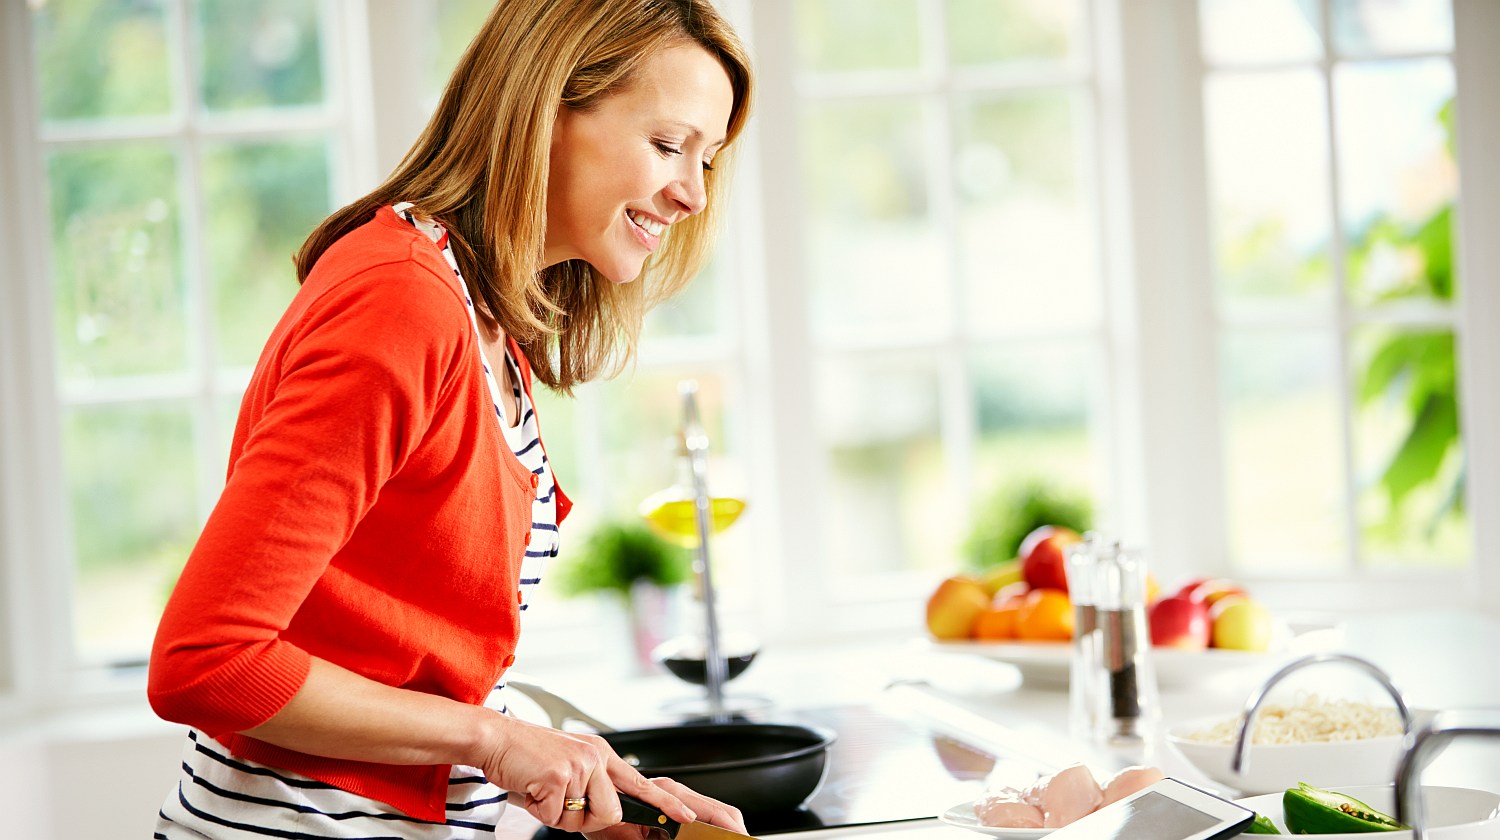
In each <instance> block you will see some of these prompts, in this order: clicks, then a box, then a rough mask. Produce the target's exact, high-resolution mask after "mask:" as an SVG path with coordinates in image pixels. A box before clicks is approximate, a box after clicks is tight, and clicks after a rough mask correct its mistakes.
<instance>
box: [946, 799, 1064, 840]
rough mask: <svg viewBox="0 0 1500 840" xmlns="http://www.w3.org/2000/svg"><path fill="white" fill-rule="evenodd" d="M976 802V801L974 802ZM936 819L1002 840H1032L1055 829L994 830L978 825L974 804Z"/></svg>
mask: <svg viewBox="0 0 1500 840" xmlns="http://www.w3.org/2000/svg"><path fill="white" fill-rule="evenodd" d="M976 801H977V800H976ZM938 819H939V820H941V821H943V822H945V823H947V824H948V825H952V826H957V827H959V828H967V829H968V830H970V831H977V832H979V833H980V834H988V835H989V836H991V837H1000V838H1002V839H1003V840H1032V838H1036V837H1046V836H1047V835H1048V834H1051V833H1052V832H1053V831H1056V829H1053V828H996V827H995V826H990V825H980V824H979V818H978V817H976V816H974V802H963V803H960V804H958V805H954V806H953V807H952V808H949V809H948V810H946V811H944V812H943V813H941V814H938Z"/></svg>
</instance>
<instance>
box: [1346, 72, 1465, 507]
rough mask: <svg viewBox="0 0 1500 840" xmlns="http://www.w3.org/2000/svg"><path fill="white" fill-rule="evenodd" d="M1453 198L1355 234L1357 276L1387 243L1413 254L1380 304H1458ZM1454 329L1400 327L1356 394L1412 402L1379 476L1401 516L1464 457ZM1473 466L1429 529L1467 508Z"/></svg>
mask: <svg viewBox="0 0 1500 840" xmlns="http://www.w3.org/2000/svg"><path fill="white" fill-rule="evenodd" d="M1453 119H1454V114H1453V100H1452V99H1449V100H1448V101H1447V102H1446V103H1445V104H1444V105H1443V107H1442V108H1441V109H1440V110H1439V112H1438V114H1437V121H1438V124H1439V125H1441V126H1442V129H1443V132H1444V134H1445V135H1446V143H1447V148H1448V154H1449V155H1450V157H1451V156H1452V155H1453V152H1454V149H1453V145H1454V144H1453V129H1454V122H1453ZM1452 228H1453V203H1452V202H1446V203H1444V204H1442V205H1440V206H1439V207H1437V208H1436V209H1435V210H1434V211H1433V213H1432V215H1430V216H1429V217H1428V218H1426V219H1425V220H1423V221H1421V222H1419V223H1417V224H1402V223H1401V222H1398V221H1396V220H1394V219H1392V218H1390V217H1388V216H1386V215H1380V216H1376V217H1375V218H1374V219H1372V220H1371V221H1370V222H1369V223H1368V224H1366V225H1365V226H1364V227H1363V228H1362V229H1361V230H1359V231H1357V232H1356V233H1355V234H1354V235H1353V236H1352V237H1351V242H1350V245H1349V261H1350V267H1351V271H1350V275H1351V276H1352V277H1355V276H1358V275H1359V274H1360V273H1361V272H1362V271H1363V267H1364V265H1365V264H1366V263H1368V262H1369V261H1370V260H1371V259H1372V257H1373V255H1374V254H1375V253H1376V252H1377V251H1378V250H1380V249H1382V248H1384V249H1389V250H1392V251H1395V252H1397V253H1403V254H1409V255H1412V256H1414V257H1415V258H1416V259H1414V260H1412V265H1413V266H1414V270H1413V271H1411V272H1410V273H1408V275H1407V276H1406V277H1405V278H1404V281H1405V282H1403V283H1400V284H1397V285H1395V286H1394V287H1393V288H1391V289H1388V290H1386V291H1384V292H1383V293H1381V294H1378V295H1377V296H1376V297H1375V300H1374V301H1373V303H1374V304H1375V305H1379V304H1383V303H1388V302H1390V301H1394V300H1399V299H1402V298H1417V299H1428V300H1436V301H1441V302H1443V303H1450V302H1451V301H1452V300H1453V285H1454V284H1453V268H1454V266H1453V230H1452ZM1454 350H1455V348H1454V341H1453V335H1452V333H1451V332H1446V331H1441V332H1417V331H1392V332H1391V333H1390V334H1389V335H1388V336H1386V337H1385V338H1384V339H1382V340H1381V341H1380V343H1379V344H1378V345H1377V346H1376V347H1375V348H1374V350H1373V352H1372V353H1371V356H1370V360H1369V364H1368V365H1367V366H1366V367H1365V368H1364V370H1362V371H1360V372H1359V374H1358V384H1357V386H1356V387H1357V392H1356V398H1357V400H1358V402H1359V403H1360V404H1361V405H1367V404H1370V403H1374V402H1376V401H1379V400H1382V399H1389V398H1391V397H1393V396H1396V395H1399V397H1400V398H1402V399H1403V400H1404V402H1405V405H1406V407H1407V410H1408V412H1409V414H1410V417H1411V424H1410V426H1409V427H1408V428H1407V431H1406V434H1405V435H1404V436H1403V437H1402V440H1401V443H1400V444H1399V445H1398V446H1397V447H1396V448H1395V450H1394V451H1393V452H1392V453H1391V455H1390V457H1389V459H1388V460H1387V461H1386V463H1385V465H1384V467H1383V468H1382V469H1381V471H1380V474H1379V476H1378V477H1377V478H1376V482H1377V483H1378V484H1379V486H1380V488H1381V489H1382V490H1384V491H1385V493H1386V495H1387V497H1388V499H1389V500H1390V506H1391V510H1392V515H1393V517H1399V515H1400V513H1401V510H1402V508H1403V505H1404V503H1405V502H1406V501H1407V500H1408V499H1409V498H1410V497H1411V494H1412V492H1413V491H1415V490H1417V489H1418V488H1420V487H1422V486H1424V485H1427V484H1431V483H1433V482H1437V481H1440V480H1443V476H1442V475H1441V468H1442V466H1443V463H1444V462H1445V461H1446V460H1447V459H1448V458H1449V457H1450V455H1452V456H1453V457H1457V458H1463V456H1464V453H1463V441H1462V438H1461V436H1460V429H1459V422H1458V418H1459V401H1458V377H1457V373H1456V369H1455V358H1454V357H1455V353H1454ZM1464 478H1465V470H1463V469H1459V470H1457V472H1456V475H1455V476H1453V477H1451V478H1449V479H1447V480H1448V481H1449V482H1450V483H1449V486H1447V487H1446V488H1443V497H1444V499H1445V501H1444V503H1443V504H1442V505H1441V506H1440V507H1439V508H1438V510H1437V511H1436V512H1435V513H1434V514H1433V516H1432V519H1431V521H1429V522H1428V523H1427V530H1428V532H1429V533H1431V532H1432V531H1434V530H1436V528H1437V526H1438V522H1439V520H1441V519H1442V518H1443V517H1444V516H1448V515H1457V514H1462V513H1463V511H1464Z"/></svg>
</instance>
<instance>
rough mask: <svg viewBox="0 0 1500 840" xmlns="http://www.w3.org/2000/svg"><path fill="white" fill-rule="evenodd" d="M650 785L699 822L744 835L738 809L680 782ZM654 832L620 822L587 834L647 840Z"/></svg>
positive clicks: (593, 838) (594, 839)
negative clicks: (673, 798)
mask: <svg viewBox="0 0 1500 840" xmlns="http://www.w3.org/2000/svg"><path fill="white" fill-rule="evenodd" d="M648 781H650V782H651V784H653V785H656V786H657V787H659V788H661V789H662V790H664V791H666V792H667V793H670V794H672V795H673V796H675V797H677V798H678V799H680V800H682V803H683V804H684V805H686V806H688V807H689V808H692V809H693V813H695V814H697V815H698V822H705V823H708V824H709V825H716V826H718V827H720V828H727V829H729V830H730V831H738V832H740V833H741V834H744V833H745V818H744V817H743V816H742V815H741V814H740V809H738V808H735V807H734V806H732V805H726V804H724V803H723V802H720V801H719V800H717V799H710V798H708V797H707V796H704V795H702V794H700V793H697V792H695V791H694V790H693V789H692V788H690V787H688V786H687V785H684V784H682V783H681V782H676V781H673V780H672V779H668V778H665V777H658V778H654V779H649V780H648ZM652 831H653V829H650V828H647V827H645V826H641V825H631V824H630V823H619V824H617V825H612V826H610V827H609V828H606V829H602V830H600V831H592V832H586V833H585V836H586V837H588V838H589V840H650V838H651V837H652V833H651V832H652Z"/></svg>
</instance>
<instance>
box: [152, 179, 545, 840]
mask: <svg viewBox="0 0 1500 840" xmlns="http://www.w3.org/2000/svg"><path fill="white" fill-rule="evenodd" d="M392 209H393V210H394V211H395V212H396V214H397V215H398V216H400V217H401V218H403V219H405V220H406V221H407V222H409V223H410V224H412V225H413V226H414V227H415V228H416V229H417V230H419V231H421V232H422V233H423V234H425V235H426V236H427V238H428V239H430V240H432V242H433V243H434V244H435V245H436V246H437V247H438V248H439V249H440V250H441V251H442V255H443V258H444V260H445V261H446V262H447V263H448V265H449V267H450V268H452V270H453V274H454V277H455V278H456V279H457V280H458V283H459V285H460V286H461V287H462V288H463V289H464V291H465V294H464V300H465V302H466V304H467V305H468V310H469V319H470V322H471V324H472V325H473V327H474V331H475V335H476V337H479V338H481V339H482V334H481V333H480V330H479V319H478V315H477V313H476V312H475V309H474V302H473V299H472V297H471V296H470V295H469V294H468V291H467V289H468V287H467V284H466V283H464V280H463V275H462V273H461V272H460V271H459V268H458V262H457V260H456V259H455V258H454V255H453V250H452V248H450V247H449V245H448V233H447V231H446V230H445V229H444V228H443V227H442V225H440V224H439V223H437V222H436V221H433V220H431V219H427V218H425V217H422V216H418V215H416V214H415V213H413V212H412V209H411V205H410V204H409V203H401V204H397V205H395V206H394V207H393V208H392ZM480 344H481V346H483V341H482V340H481V342H480ZM481 364H482V365H483V366H484V377H485V382H486V384H487V385H488V386H489V389H490V396H491V400H492V402H493V404H494V410H495V417H496V420H497V421H498V422H499V423H500V427H501V430H502V432H503V434H504V436H505V441H506V444H507V445H508V446H509V447H510V449H511V451H512V452H513V453H514V454H515V456H516V458H517V459H518V460H519V461H520V462H521V464H522V465H523V466H524V467H526V468H527V469H528V470H530V471H531V474H532V476H533V483H534V484H535V486H536V488H537V494H536V501H535V502H534V503H533V506H532V517H531V531H530V535H529V537H528V539H527V547H526V554H525V559H524V560H523V561H522V563H521V570H520V580H519V586H518V589H517V592H516V600H517V602H518V603H519V604H520V609H521V611H522V613H523V615H524V612H525V610H526V609H527V606H528V602H529V601H530V596H531V592H532V590H533V588H534V587H535V586H536V585H537V584H538V583H540V582H541V580H542V575H543V572H544V569H545V565H546V562H547V560H548V559H549V558H552V557H556V556H557V551H558V530H557V492H556V490H557V485H556V482H555V479H554V476H553V473H552V468H551V465H550V464H549V463H548V461H547V456H546V453H545V452H544V451H543V449H542V446H541V435H540V430H539V429H538V426H537V419H536V411H535V409H534V406H533V404H532V401H531V398H530V396H529V395H528V394H527V393H526V390H525V389H524V388H522V387H521V370H520V366H519V364H518V362H517V361H516V359H515V358H514V356H513V355H512V354H511V352H510V350H509V348H507V349H506V352H505V360H504V364H506V365H507V366H508V367H509V368H510V382H511V391H512V395H513V396H514V397H515V401H516V405H517V406H519V410H520V415H521V416H520V417H519V418H518V419H516V420H515V421H511V420H508V418H507V417H506V415H505V404H506V403H505V401H504V400H502V399H500V394H501V391H500V385H499V381H498V378H497V377H496V376H495V375H494V372H493V371H491V370H490V367H489V364H488V363H487V362H484V361H483V356H482V354H481ZM523 620H524V619H523ZM503 688H504V684H503V683H502V684H501V685H497V686H495V689H494V690H493V691H492V692H491V693H490V696H489V698H488V699H487V700H486V701H485V705H486V706H489V707H492V708H495V709H499V710H500V711H502V712H503V711H505V703H504V698H503V695H502V689H503ZM505 798H506V792H505V791H503V790H501V789H500V788H498V787H496V786H495V785H493V784H491V783H490V782H489V781H488V780H486V779H485V778H484V776H483V774H482V773H480V771H479V770H478V769H476V768H474V767H467V766H463V765H454V767H453V769H452V771H451V773H450V774H449V778H448V797H447V807H446V814H445V816H446V819H445V821H444V822H442V823H436V822H430V821H427V820H422V819H417V818H415V817H412V816H409V815H407V814H405V813H403V812H401V811H400V810H398V809H396V808H394V807H392V806H390V805H387V804H385V803H383V802H378V801H376V800H373V799H370V798H368V797H364V796H359V795H356V794H352V793H349V792H347V791H344V790H341V789H339V788H337V787H334V786H333V785H329V784H327V783H325V782H321V781H318V780H315V779H310V778H308V777H306V776H303V775H301V774H298V773H293V772H289V771H285V770H280V769H277V768H273V767H268V766H266V765H263V764H260V763H257V762H254V761H248V760H245V759H241V758H236V757H235V756H233V755H231V754H230V753H229V752H228V750H226V749H225V748H224V746H223V745H222V744H220V743H219V742H218V741H216V740H214V739H213V738H209V737H207V736H205V735H203V734H202V733H201V732H199V731H197V730H190V731H189V732H188V737H187V741H186V743H185V744H184V747H183V755H182V776H181V778H180V779H179V781H178V785H177V788H176V789H175V790H174V791H172V793H171V794H170V795H168V797H167V800H166V802H165V803H164V804H163V805H162V808H161V811H160V812H159V813H158V819H157V825H156V833H155V834H154V835H153V837H155V838H159V840H202V838H205V837H208V838H226V840H228V838H235V840H249V839H250V838H265V837H278V838H308V839H309V840H313V839H314V838H318V839H319V840H321V838H360V839H361V840H377V839H378V840H385V838H391V840H408V839H409V840H436V839H437V838H444V840H480V838H493V836H494V831H495V825H496V824H497V823H498V822H499V819H500V816H501V814H502V813H503V812H504V809H505Z"/></svg>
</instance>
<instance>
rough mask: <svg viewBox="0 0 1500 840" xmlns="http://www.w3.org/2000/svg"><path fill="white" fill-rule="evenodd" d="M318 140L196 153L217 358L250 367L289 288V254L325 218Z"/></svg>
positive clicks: (324, 158)
mask: <svg viewBox="0 0 1500 840" xmlns="http://www.w3.org/2000/svg"><path fill="white" fill-rule="evenodd" d="M328 179H329V173H328V150H327V146H326V143H325V142H324V141H322V140H321V139H308V140H288V141H281V142H273V143H213V144H209V145H208V146H207V147H206V148H205V149H204V152H203V206H204V207H205V208H206V210H207V220H206V225H207V230H206V231H205V233H206V234H207V241H206V242H205V243H204V252H205V255H206V256H207V258H208V259H207V266H208V271H209V274H210V277H211V282H212V294H213V304H214V316H215V322H214V337H215V339H216V341H215V343H216V345H217V348H218V352H219V354H220V362H221V363H223V364H228V365H253V364H254V363H255V360H256V359H257V358H258V357H259V356H260V351H261V346H262V345H264V344H265V341H266V336H268V335H270V334H271V328H272V327H273V326H274V325H275V324H276V321H277V319H279V318H280V317H281V313H282V311H283V310H285V309H286V305H287V302H288V301H290V300H291V299H292V295H293V294H295V293H296V291H297V276H296V271H295V269H294V268H293V267H292V260H291V257H292V254H293V253H295V252H296V250H297V249H298V248H299V247H301V245H302V241H303V239H305V238H306V237H307V235H308V233H310V232H311V231H312V229H313V228H314V227H315V226H316V225H317V224H318V222H320V221H322V219H323V217H324V216H327V215H328V213H329V211H330V210H331V209H332V208H331V207H330V206H329V198H328V196H329V184H328Z"/></svg>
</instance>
